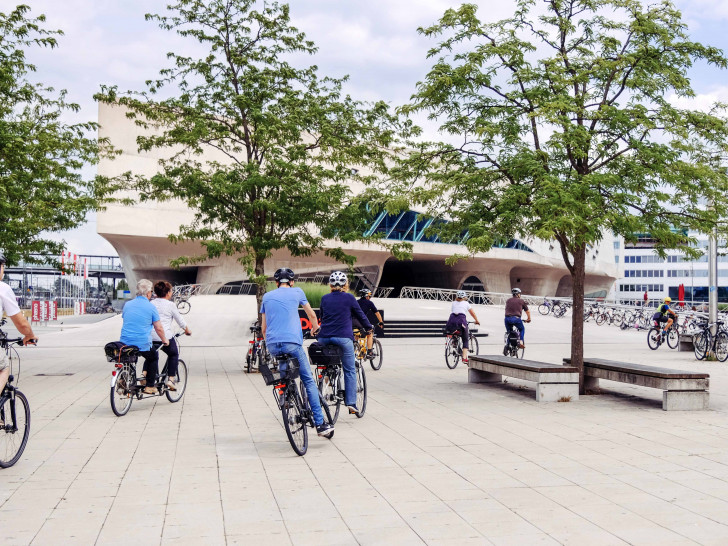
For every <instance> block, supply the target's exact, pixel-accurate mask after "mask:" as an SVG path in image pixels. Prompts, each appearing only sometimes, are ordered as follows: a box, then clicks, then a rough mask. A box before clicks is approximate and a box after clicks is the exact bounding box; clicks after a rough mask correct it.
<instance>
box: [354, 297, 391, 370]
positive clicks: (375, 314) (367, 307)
mask: <svg viewBox="0 0 728 546" xmlns="http://www.w3.org/2000/svg"><path fill="white" fill-rule="evenodd" d="M359 294H360V295H361V298H359V299H358V300H357V301H358V302H359V307H361V310H362V311H364V314H365V315H366V316H367V318H368V319H369V322H371V323H372V324H374V321H375V319H376V321H377V324H378V325H379V327H380V328H384V321H383V320H382V315H381V314H380V313H379V309H377V306H376V305H374V302H373V301H372V291H371V290H369V289H368V288H363V289H362V290H359ZM356 322H358V321H355V324H354V326H355V327H356ZM360 329H362V330H363V327H362V328H360ZM373 347H374V331H373V330H372V331H371V332H370V333H369V334H368V335H367V357H368V358H373V357H375V356H377V355H375V354H374V350H373Z"/></svg>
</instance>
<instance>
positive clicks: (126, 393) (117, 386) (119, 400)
mask: <svg viewBox="0 0 728 546" xmlns="http://www.w3.org/2000/svg"><path fill="white" fill-rule="evenodd" d="M135 383H136V377H135V376H134V374H133V373H132V372H131V370H128V369H125V368H121V369H120V370H119V371H117V372H116V378H115V379H114V386H113V387H111V392H109V401H110V402H111V411H113V412H114V415H116V416H117V417H123V416H124V415H126V414H127V413H129V410H130V409H131V404H132V402H133V401H134V392H133V391H132V390H131V389H130V388H129V387H130V386H131V385H134V384H135Z"/></svg>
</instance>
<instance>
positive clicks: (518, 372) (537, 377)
mask: <svg viewBox="0 0 728 546" xmlns="http://www.w3.org/2000/svg"><path fill="white" fill-rule="evenodd" d="M468 367H469V369H468V383H500V382H501V381H503V376H504V375H505V376H507V377H514V378H516V379H524V380H526V381H534V382H535V383H536V400H537V401H538V402H558V401H559V400H560V399H564V398H568V399H570V400H578V399H579V372H578V370H577V369H576V368H572V367H569V366H560V365H558V364H547V363H545V362H535V361H533V360H521V359H518V358H511V357H507V356H502V355H471V356H470V358H469V362H468Z"/></svg>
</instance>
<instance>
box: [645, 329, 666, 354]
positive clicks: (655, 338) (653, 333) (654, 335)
mask: <svg viewBox="0 0 728 546" xmlns="http://www.w3.org/2000/svg"><path fill="white" fill-rule="evenodd" d="M661 336H662V331H661V330H660V328H655V327H654V326H653V327H652V328H650V329H649V331H648V332H647V346H648V347H649V348H650V349H652V350H653V351H655V350H657V348H658V347H659V346H660V345H661V343H662V340H661V339H660V337H661Z"/></svg>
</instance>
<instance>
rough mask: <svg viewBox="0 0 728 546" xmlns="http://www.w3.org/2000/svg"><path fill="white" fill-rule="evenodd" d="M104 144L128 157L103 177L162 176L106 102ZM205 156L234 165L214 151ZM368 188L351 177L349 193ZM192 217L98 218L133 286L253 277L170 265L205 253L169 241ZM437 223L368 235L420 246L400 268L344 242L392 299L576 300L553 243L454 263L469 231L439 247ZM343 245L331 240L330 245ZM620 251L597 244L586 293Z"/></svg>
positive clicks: (596, 288) (306, 263)
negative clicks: (424, 295)
mask: <svg viewBox="0 0 728 546" xmlns="http://www.w3.org/2000/svg"><path fill="white" fill-rule="evenodd" d="M99 124H100V128H99V137H100V138H108V139H109V140H110V142H111V144H112V145H113V146H114V147H115V148H116V149H118V150H120V151H121V155H120V156H119V157H117V158H115V159H114V160H109V159H102V160H101V161H100V163H99V167H98V170H99V174H101V175H108V176H116V175H119V174H122V173H125V172H128V171H131V172H132V173H134V174H138V175H144V176H152V175H154V174H155V173H156V172H158V169H159V165H158V162H159V159H160V158H162V157H164V156H163V155H162V151H160V150H154V151H152V152H139V151H138V147H137V144H136V139H137V136H138V135H139V134H140V131H141V130H142V129H141V128H140V127H138V126H137V125H136V124H135V123H134V121H133V120H130V119H128V118H127V117H126V115H125V110H124V109H122V108H119V107H113V106H109V105H106V104H99ZM207 159H210V160H217V161H219V162H221V163H222V162H225V161H229V160H228V159H227V158H225V157H224V156H222V154H221V153H220V152H218V151H216V150H213V149H210V150H209V153H207ZM361 187H362V186H361V185H360V183H358V182H357V180H356V178H355V177H354V178H352V189H353V191H357V189H360V188H361ZM192 218H193V213H192V211H191V210H190V209H189V208H188V207H187V206H186V204H185V203H183V202H181V201H172V202H164V203H155V202H145V203H138V204H136V205H134V206H121V205H110V206H108V207H107V208H106V209H105V210H104V211H100V212H99V213H98V220H97V230H98V232H99V234H100V235H102V236H103V237H104V238H106V239H107V240H108V241H109V242H110V243H111V244H112V245H113V246H114V248H115V249H116V251H117V252H118V254H119V256H120V258H121V261H122V263H123V264H124V273H125V274H126V278H127V280H128V282H129V285H130V286H134V284H135V283H136V281H137V279H139V278H142V277H147V278H150V279H166V280H169V281H172V282H174V283H205V284H206V283H210V284H214V285H219V286H222V285H224V284H229V283H240V282H242V281H244V280H246V278H247V276H246V275H245V272H244V270H243V268H242V266H241V265H240V264H239V263H238V261H237V258H238V257H236V256H231V257H221V258H217V259H213V260H209V261H206V262H203V263H200V264H196V265H194V266H189V267H182V268H181V269H180V270H174V269H172V268H171V267H170V265H169V263H170V260H173V259H175V258H178V257H179V256H182V255H187V256H190V255H198V254H202V253H203V251H202V247H201V246H200V245H198V244H196V243H191V242H188V243H181V244H173V243H171V242H170V241H169V238H168V236H169V235H170V234H176V233H177V232H178V229H179V226H180V225H182V224H186V223H188V222H190V221H191V220H192ZM436 221H437V220H434V219H431V218H430V219H428V218H424V217H422V216H420V215H418V214H417V212H415V211H405V212H402V213H401V214H398V215H386V214H381V215H380V216H379V217H378V218H376V219H375V220H374V221H373V222H372V224H371V225H370V226H369V230H368V232H367V233H369V234H374V233H377V234H381V235H382V236H383V237H384V238H385V239H386V240H388V241H408V242H410V243H411V244H412V247H413V253H414V256H413V260H411V261H399V260H397V259H395V258H393V257H392V256H391V255H390V254H389V252H387V251H385V250H384V249H383V248H382V247H381V246H379V245H375V244H368V243H360V242H354V243H349V244H346V245H343V249H344V251H345V252H347V253H348V254H351V255H354V256H356V258H357V262H356V266H355V272H356V274H357V276H358V277H359V279H360V282H362V283H364V284H365V285H367V286H369V287H377V286H382V287H393V288H394V289H395V292H394V294H395V295H396V294H397V293H398V289H399V288H401V287H402V286H422V287H433V288H449V289H458V288H461V287H462V288H465V289H479V290H485V291H488V292H509V291H510V289H511V288H512V287H514V286H517V287H520V288H521V289H522V290H523V292H524V293H526V294H534V295H540V296H561V297H567V296H570V295H571V276H570V274H569V272H568V270H567V269H566V267H565V265H564V262H563V259H562V257H561V252H560V250H559V247H558V245H557V244H556V243H552V242H548V241H542V240H536V239H523V240H516V239H513V240H511V241H507V242H504V243H503V244H502V245H501V246H499V247H498V248H493V249H491V250H490V251H489V252H486V253H479V254H477V255H476V256H474V257H472V258H469V259H466V260H460V261H459V262H458V263H457V264H455V265H454V266H452V267H451V266H448V265H446V264H445V260H446V259H447V258H448V257H450V256H452V255H454V254H467V249H466V247H465V246H463V244H462V243H463V242H464V241H465V240H466V239H467V237H468V234H467V233H463V234H461V236H460V237H458V238H457V240H450V241H442V240H440V239H439V238H438V237H436V236H432V235H429V234H428V233H427V232H426V230H427V227H428V226H429V225H431V224H432V223H433V222H436ZM334 244H336V246H338V245H339V243H338V242H334V241H332V246H333V245H334ZM283 266H287V267H292V268H293V269H294V270H295V271H296V273H298V274H299V275H301V276H305V277H308V276H310V277H314V276H315V275H316V274H322V273H324V274H326V275H328V273H329V272H331V271H332V270H334V269H341V268H344V267H345V266H343V265H342V264H340V263H337V262H336V261H334V260H332V259H331V258H329V257H327V256H325V255H324V253H323V252H319V253H317V254H314V255H312V256H308V257H297V258H292V257H291V256H290V254H289V253H288V252H285V251H277V252H274V253H273V256H272V257H271V258H270V259H268V260H267V261H266V273H267V274H268V275H269V276H272V275H273V272H274V271H275V270H276V269H277V268H279V267H283ZM617 277H618V274H617V267H616V265H615V262H614V249H613V246H612V244H611V242H610V241H609V239H608V238H605V239H604V240H603V241H602V242H601V243H600V244H599V245H597V246H594V247H590V248H589V251H588V254H587V261H586V279H585V291H586V293H587V294H590V295H592V296H606V294H607V291H608V290H609V288H610V287H611V286H612V285H613V284H614V281H615V280H616V279H617Z"/></svg>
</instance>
